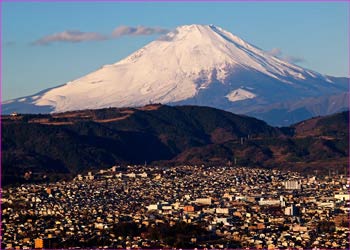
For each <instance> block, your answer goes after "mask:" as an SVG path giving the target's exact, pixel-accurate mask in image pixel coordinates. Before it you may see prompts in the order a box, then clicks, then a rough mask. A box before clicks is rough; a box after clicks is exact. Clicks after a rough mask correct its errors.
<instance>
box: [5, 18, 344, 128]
mask: <svg viewBox="0 0 350 250" xmlns="http://www.w3.org/2000/svg"><path fill="white" fill-rule="evenodd" d="M347 91H348V86H347V79H340V78H335V77H328V76H324V75H321V74H319V73H317V72H314V71H311V70H306V69H303V68H301V67H299V66H296V65H293V64H291V63H288V62H286V61H283V60H281V59H278V58H276V57H273V56H271V55H269V54H268V53H266V52H264V51H262V50H261V49H259V48H257V47H255V46H253V45H251V44H249V43H247V42H246V41H244V40H242V39H240V38H239V37H237V36H235V35H233V34H231V33H230V32H228V31H226V30H224V29H222V28H219V27H216V26H214V25H188V26H181V27H178V28H176V29H175V30H174V31H172V32H170V33H168V34H166V35H165V36H162V37H160V38H159V39H157V40H155V41H153V42H151V43H149V44H148V45H146V46H145V47H143V48H141V49H140V50H138V51H136V52H135V53H133V54H131V55H130V56H128V57H127V58H125V59H123V60H121V61H119V62H117V63H115V64H112V65H105V66H102V67H101V68H100V69H99V70H97V71H95V72H92V73H90V74H88V75H86V76H83V77H81V78H79V79H77V80H74V81H71V82H68V83H66V84H64V85H61V86H58V87H56V88H51V89H48V90H43V91H41V92H40V93H37V94H34V95H32V96H28V97H23V98H18V99H15V100H10V101H7V102H5V103H4V105H3V113H6V114H8V113H11V112H14V111H15V112H19V113H48V112H64V111H71V110H83V109H99V108H106V107H130V106H131V107H137V106H142V105H146V104H149V103H164V104H166V103H168V104H174V105H176V104H182V105H183V104H191V105H192V104H194V105H204V106H211V107H216V108H220V109H225V110H229V111H232V112H235V113H241V114H250V115H253V116H256V117H261V118H263V119H265V120H266V121H268V122H270V123H271V124H277V125H283V124H291V123H293V122H295V121H299V120H301V119H300V118H302V119H304V118H307V117H310V116H313V115H320V114H328V113H329V112H334V111H335V112H336V111H340V110H344V109H346V108H347V102H345V101H343V102H339V103H337V105H336V106H335V107H334V108H333V109H332V110H331V111H330V110H329V109H328V108H326V109H319V110H317V109H313V108H310V106H312V104H313V99H312V98H314V97H321V96H323V97H324V96H329V95H338V94H342V93H344V92H347ZM310 98H311V99H310ZM295 101H298V102H300V101H304V104H303V103H300V107H297V108H294V106H293V105H292V104H293V103H295ZM305 103H307V104H308V108H306V111H303V112H302V114H301V115H299V113H300V112H299V113H298V110H299V109H300V108H304V107H305V105H306V104H305ZM281 105H282V106H283V108H282V109H281V108H280V107H281ZM274 110H277V111H278V110H279V111H281V110H282V112H284V115H278V116H277V118H276V117H274V116H273V114H275V113H274ZM295 110H297V111H296V112H294V111H295ZM280 113H281V112H280ZM290 113H291V114H290ZM264 114H266V115H264ZM271 116H272V118H271ZM279 116H281V117H282V118H281V119H279V118H278V117H279Z"/></svg>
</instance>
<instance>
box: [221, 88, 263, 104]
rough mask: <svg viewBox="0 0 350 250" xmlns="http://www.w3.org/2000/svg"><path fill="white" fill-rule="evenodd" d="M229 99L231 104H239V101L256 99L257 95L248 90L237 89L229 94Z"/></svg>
mask: <svg viewBox="0 0 350 250" xmlns="http://www.w3.org/2000/svg"><path fill="white" fill-rule="evenodd" d="M226 97H227V99H229V100H230V101H231V102H237V101H242V100H245V99H252V98H255V97H256V95H255V94H254V93H252V92H250V91H248V90H245V89H241V88H239V89H236V90H234V91H232V92H231V93H230V94H228V95H227V96H226Z"/></svg>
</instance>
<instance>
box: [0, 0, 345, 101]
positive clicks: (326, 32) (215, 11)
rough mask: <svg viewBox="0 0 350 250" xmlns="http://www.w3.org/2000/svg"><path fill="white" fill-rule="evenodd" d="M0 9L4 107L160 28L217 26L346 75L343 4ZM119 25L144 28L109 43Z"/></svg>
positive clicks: (128, 49)
mask: <svg viewBox="0 0 350 250" xmlns="http://www.w3.org/2000/svg"><path fill="white" fill-rule="evenodd" d="M1 4H2V24H1V25H2V26H1V31H2V100H8V99H11V98H15V97H20V96H25V95H30V94H34V93H35V92H38V91H40V90H42V89H45V88H49V87H54V86H57V85H60V84H64V83H66V82H68V81H70V80H74V79H76V78H78V77H80V76H83V75H85V74H87V73H89V72H91V71H94V70H96V69H98V68H100V67H101V66H102V65H104V64H111V63H114V62H117V61H119V60H120V59H122V58H124V57H125V56H127V55H129V54H130V53H132V52H133V51H135V50H137V49H139V48H141V47H142V46H144V45H145V44H147V43H148V42H150V41H152V40H154V39H156V38H157V37H158V36H159V34H158V33H161V32H163V31H162V29H169V30H171V29H173V28H175V27H177V26H180V25H185V24H215V25H217V26H220V27H222V28H224V29H226V30H228V31H230V32H232V33H233V34H235V35H238V36H239V37H241V38H243V39H244V40H246V41H248V42H250V43H251V44H254V45H255V46H257V47H260V48H261V49H264V50H266V51H271V50H272V51H274V52H277V53H279V54H280V56H281V57H284V58H288V59H290V60H291V61H293V62H295V63H296V64H298V65H300V66H303V67H306V68H309V69H312V70H315V71H318V72H320V73H323V74H328V75H333V76H347V75H348V69H349V65H348V62H349V58H348V56H349V49H348V44H349V40H348V37H349V34H348V32H349V7H348V5H349V3H346V2H333V3H331V2H329V3H326V2H318V3H317V2H309V3H306V2H305V3H297V2H294V3H293V2H284V3H283V2H280V3H278V2H263V3H257V2H247V3H243V2H221V3H217V2H216V3H215V2H211V3H210V2H209V3H208V2H197V3H196V2H192V3H181V2H163V3H159V2H158V3H157V2H153V3H152V2H148V3H147V2H144V3H141V2H134V3H127V2H105V3H96V2H95V3H94V2H75V3H70V2H56V3H53V2H46V3H44V2H41V3H40V2H39V3H38V2H37V3H34V2H32V3H30V2H3V3H1ZM120 26H127V27H137V26H143V28H142V30H140V29H137V30H132V29H129V30H127V31H126V32H124V33H123V32H122V33H120V34H121V35H119V36H115V37H113V38H111V34H112V32H113V30H115V29H116V28H118V27H120ZM146 28H150V29H148V30H146ZM125 29H126V27H124V30H125ZM73 31H74V32H73ZM139 31H140V32H139ZM128 32H129V34H131V33H133V32H134V33H133V34H134V35H126V34H127V33H128ZM152 33H154V34H152ZM54 34H56V35H54ZM146 34H148V35H146ZM64 39H65V41H62V40H64ZM74 39H77V40H79V41H80V42H79V41H78V42H77V41H76V42H71V40H74ZM58 40H60V41H58ZM67 40H69V41H67Z"/></svg>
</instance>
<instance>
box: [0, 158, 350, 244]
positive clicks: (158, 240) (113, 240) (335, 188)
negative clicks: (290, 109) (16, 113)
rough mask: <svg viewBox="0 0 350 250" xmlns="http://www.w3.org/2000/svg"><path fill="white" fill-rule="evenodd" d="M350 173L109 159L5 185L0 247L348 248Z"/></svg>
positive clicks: (349, 232)
mask: <svg viewBox="0 0 350 250" xmlns="http://www.w3.org/2000/svg"><path fill="white" fill-rule="evenodd" d="M349 184H350V180H349V178H347V177H346V176H343V175H340V176H323V177H318V176H302V175H300V174H299V173H296V172H283V171H279V170H269V169H261V168H243V167H233V166H204V165H201V166H174V167H170V168H169V167H159V166H113V167H111V168H109V169H106V170H99V171H98V172H92V171H91V172H87V173H82V174H80V175H78V176H76V177H75V178H74V180H72V181H61V182H56V183H40V184H30V183H28V184H23V185H21V186H17V187H9V188H4V189H3V193H2V228H1V230H2V232H1V235H2V246H1V248H2V249H32V248H37V249H40V248H82V247H99V248H113V249H115V248H137V249H140V248H169V247H171V248H203V249H211V248H257V249H276V248H278V249H286V248H298V249H306V248H307V249H310V248H315V249H316V248H327V249H329V248H333V249H345V248H349V235H350V229H349V224H348V216H349V202H350V195H349V193H348V188H349Z"/></svg>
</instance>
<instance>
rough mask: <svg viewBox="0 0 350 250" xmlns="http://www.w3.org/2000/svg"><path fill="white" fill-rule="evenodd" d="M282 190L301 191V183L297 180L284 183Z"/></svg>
mask: <svg viewBox="0 0 350 250" xmlns="http://www.w3.org/2000/svg"><path fill="white" fill-rule="evenodd" d="M283 184H284V188H285V189H289V190H295V189H301V182H300V181H299V180H289V181H285V182H284V183H283Z"/></svg>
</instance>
